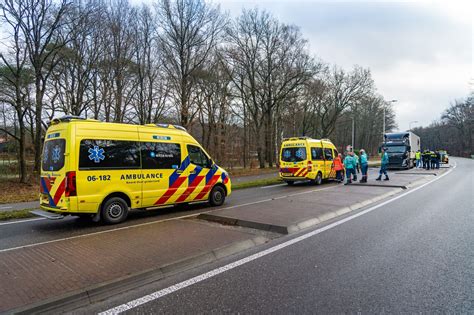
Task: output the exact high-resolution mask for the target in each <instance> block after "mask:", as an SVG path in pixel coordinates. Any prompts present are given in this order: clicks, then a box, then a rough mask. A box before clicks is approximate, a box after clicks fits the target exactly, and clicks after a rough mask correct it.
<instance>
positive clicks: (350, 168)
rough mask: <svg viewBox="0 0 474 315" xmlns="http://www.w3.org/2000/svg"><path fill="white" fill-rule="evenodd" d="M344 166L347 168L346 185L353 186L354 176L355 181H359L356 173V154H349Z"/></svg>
mask: <svg viewBox="0 0 474 315" xmlns="http://www.w3.org/2000/svg"><path fill="white" fill-rule="evenodd" d="M344 166H345V167H346V179H347V181H346V183H345V184H344V185H348V184H352V179H351V178H352V175H354V180H357V174H356V171H355V168H356V161H355V158H354V152H352V151H351V152H349V154H347V155H346V158H345V159H344Z"/></svg>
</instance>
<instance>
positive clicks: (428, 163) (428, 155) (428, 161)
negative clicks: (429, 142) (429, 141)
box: [425, 150, 431, 171]
mask: <svg viewBox="0 0 474 315" xmlns="http://www.w3.org/2000/svg"><path fill="white" fill-rule="evenodd" d="M425 161H426V168H425V169H426V170H428V171H429V170H430V166H431V151H430V150H426V151H425Z"/></svg>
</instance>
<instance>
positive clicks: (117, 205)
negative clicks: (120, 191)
mask: <svg viewBox="0 0 474 315" xmlns="http://www.w3.org/2000/svg"><path fill="white" fill-rule="evenodd" d="M101 215H102V221H103V222H104V223H106V224H117V223H120V222H123V221H125V219H126V218H127V216H128V205H127V203H126V202H125V200H123V199H122V198H120V197H112V198H110V199H108V200H107V201H105V203H104V205H103V206H102V212H101Z"/></svg>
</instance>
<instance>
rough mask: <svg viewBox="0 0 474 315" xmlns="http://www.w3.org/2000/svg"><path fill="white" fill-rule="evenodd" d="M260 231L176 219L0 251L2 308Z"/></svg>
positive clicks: (173, 260)
mask: <svg viewBox="0 0 474 315" xmlns="http://www.w3.org/2000/svg"><path fill="white" fill-rule="evenodd" d="M253 237H255V235H253V234H248V233H245V232H241V231H236V230H230V229H223V228H219V227H216V226H211V225H209V224H203V223H202V222H196V221H191V220H172V221H166V222H162V223H154V224H147V225H142V226H138V227H130V228H126V229H121V230H114V231H112V232H107V233H102V234H96V235H90V236H85V237H78V238H72V239H68V240H61V241H57V242H52V243H48V244H43V245H36V246H31V247H24V248H20V249H14V250H10V251H3V252H0V284H1V286H0V297H1V298H0V312H4V311H7V310H10V309H13V308H18V307H20V306H24V305H28V304H31V303H35V302H38V301H41V300H45V299H48V298H51V297H55V296H59V295H63V294H65V293H67V292H72V291H75V290H78V289H84V288H87V287H91V286H94V285H97V284H100V283H103V282H106V281H111V280H114V279H117V278H120V277H124V276H127V275H132V274H136V273H139V272H142V271H145V270H149V269H152V268H157V267H160V266H164V265H168V264H170V263H173V262H176V261H178V260H182V259H183V258H188V257H192V256H195V255H198V254H202V253H205V252H209V251H212V250H214V249H217V248H221V247H223V246H226V245H229V244H233V243H235V242H240V241H245V240H249V239H251V238H253Z"/></svg>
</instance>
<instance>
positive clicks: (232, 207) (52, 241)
mask: <svg viewBox="0 0 474 315" xmlns="http://www.w3.org/2000/svg"><path fill="white" fill-rule="evenodd" d="M333 187H335V186H329V187H325V188H321V189H312V190H305V191H303V192H299V193H294V194H289V195H286V196H281V197H280V198H287V197H293V196H298V195H302V194H308V193H313V192H316V191H320V190H326V189H330V188H333ZM277 198H279V197H275V198H268V199H263V200H258V201H254V202H248V203H243V204H239V205H235V206H229V207H224V208H219V209H210V210H207V211H201V212H197V213H193V214H188V215H183V216H180V217H172V218H168V219H163V220H156V221H151V222H145V223H140V224H135V225H129V226H124V227H120V228H116V229H111V230H105V231H98V232H93V233H87V234H81V235H76V236H70V237H64V238H58V239H54V240H50V241H44V242H39V243H33V244H27V245H21V246H16V247H10V248H5V249H0V253H3V252H8V251H11V250H15V249H20V248H28V247H34V246H38V245H44V244H50V243H55V242H60V241H66V240H72V239H76V238H82V237H86V236H92V235H99V234H105V233H111V232H115V231H120V230H126V229H131V228H135V227H141V226H145V225H150V224H156V223H162V222H166V221H170V220H178V219H185V218H190V217H194V216H197V215H199V214H202V213H208V212H212V211H217V210H228V209H235V208H240V207H245V206H250V205H255V204H259V203H263V202H269V201H272V200H276V199H277ZM280 198H279V199H280ZM35 220H46V219H45V218H38V219H31V220H22V221H14V222H6V223H0V225H2V224H14V223H20V222H25V221H35Z"/></svg>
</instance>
